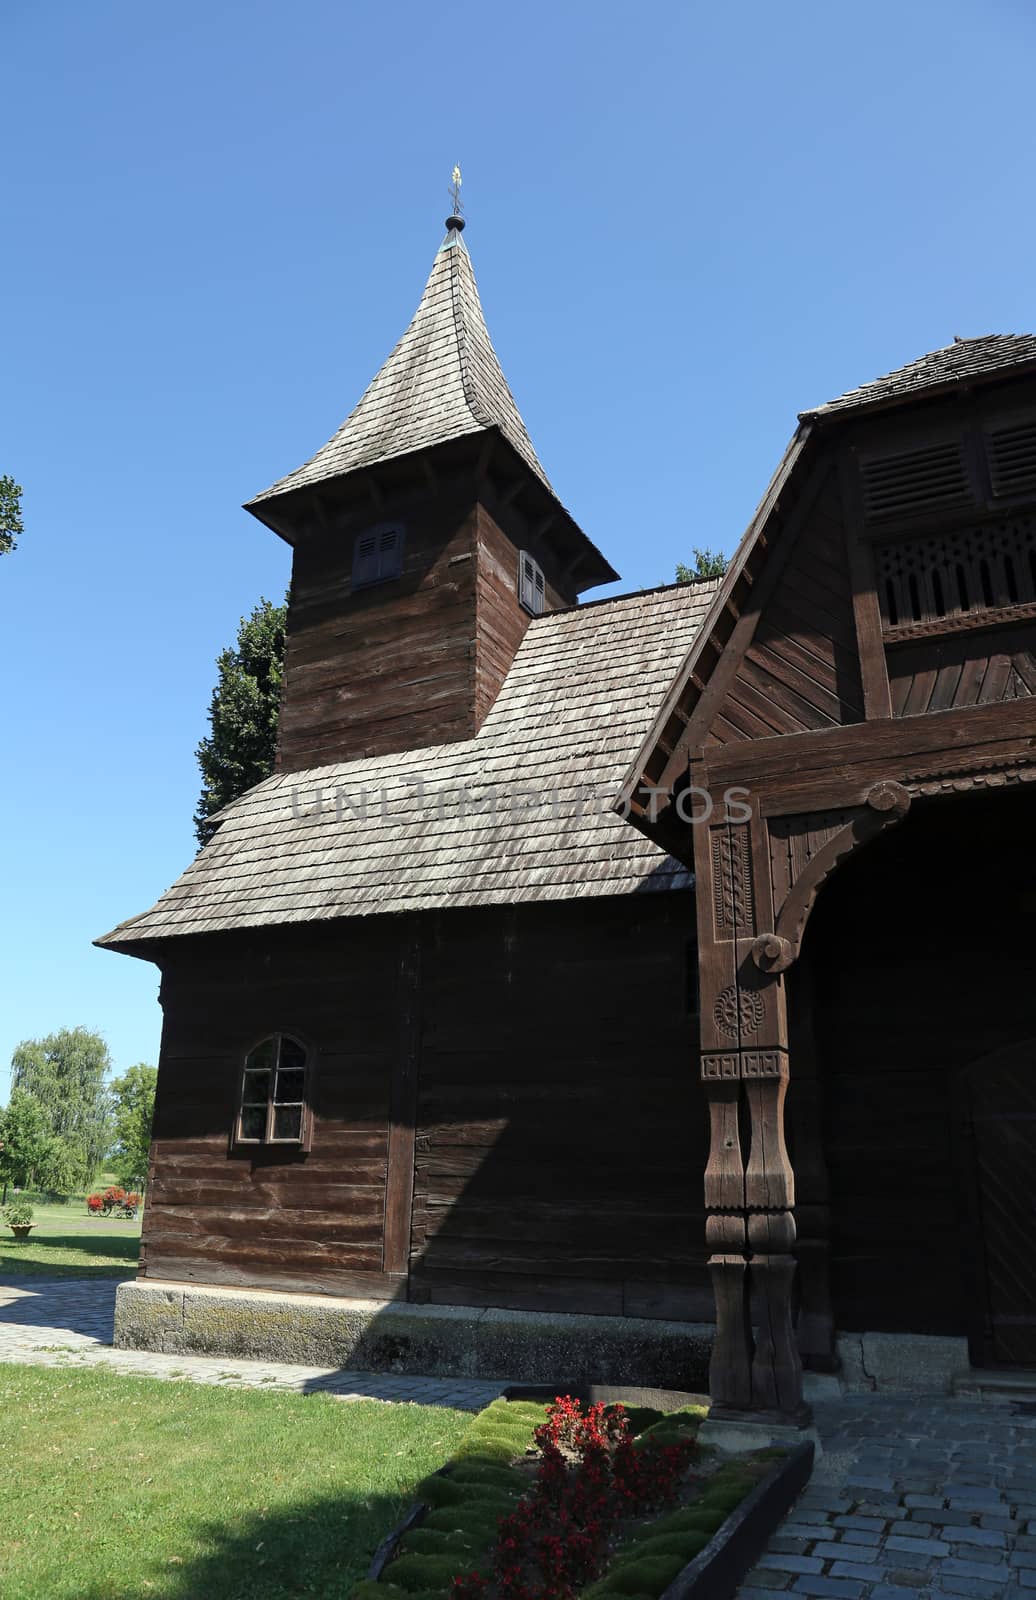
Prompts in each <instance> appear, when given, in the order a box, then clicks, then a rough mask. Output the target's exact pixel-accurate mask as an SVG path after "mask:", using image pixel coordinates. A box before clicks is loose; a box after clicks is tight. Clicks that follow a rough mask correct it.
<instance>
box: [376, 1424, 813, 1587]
mask: <svg viewBox="0 0 1036 1600" xmlns="http://www.w3.org/2000/svg"><path fill="white" fill-rule="evenodd" d="M703 1414H704V1407H688V1408H685V1409H683V1410H680V1411H676V1412H671V1413H669V1414H667V1415H662V1414H661V1413H659V1412H657V1411H648V1410H646V1409H644V1408H632V1409H629V1410H627V1409H626V1408H625V1407H624V1406H622V1405H613V1406H605V1405H603V1404H597V1405H592V1406H588V1407H586V1408H585V1409H584V1408H583V1406H581V1405H580V1403H579V1402H578V1401H575V1400H572V1399H571V1398H569V1397H567V1396H566V1397H562V1398H559V1399H558V1400H557V1401H555V1403H554V1404H553V1405H552V1406H550V1407H547V1406H545V1405H542V1404H539V1403H535V1402H530V1401H525V1402H519V1403H515V1402H510V1403H509V1402H507V1401H505V1400H497V1401H494V1402H493V1404H492V1405H491V1406H489V1407H488V1408H487V1410H486V1411H484V1412H482V1413H481V1414H480V1416H479V1417H478V1418H476V1420H475V1422H474V1423H473V1425H472V1427H471V1430H470V1431H469V1433H468V1434H467V1436H466V1437H465V1440H464V1443H463V1445H462V1447H461V1449H460V1450H459V1451H458V1453H457V1455H456V1456H455V1457H454V1458H453V1461H452V1462H451V1463H449V1464H448V1466H447V1467H446V1468H444V1469H443V1471H442V1472H440V1473H437V1474H435V1475H433V1476H432V1477H431V1478H427V1479H425V1481H424V1482H423V1483H422V1484H420V1485H419V1486H418V1491H417V1492H418V1496H419V1499H420V1501H421V1502H422V1503H423V1504H424V1506H426V1507H428V1508H429V1509H428V1510H427V1511H426V1512H425V1514H424V1515H423V1516H422V1515H421V1514H420V1511H415V1512H413V1513H411V1516H410V1517H409V1518H408V1519H407V1522H406V1523H405V1524H404V1525H403V1527H402V1528H401V1529H400V1530H398V1536H397V1537H395V1538H394V1539H393V1540H390V1541H388V1542H387V1545H388V1548H384V1547H383V1550H382V1552H380V1553H379V1558H378V1559H377V1560H376V1562H375V1567H374V1569H372V1575H371V1577H370V1578H369V1579H367V1580H365V1581H364V1582H363V1583H361V1584H359V1585H358V1586H357V1587H356V1588H355V1589H354V1590H353V1594H352V1600H573V1597H575V1596H576V1595H585V1596H587V1597H590V1596H592V1597H593V1600H625V1597H629V1596H638V1597H644V1600H647V1597H651V1600H656V1597H658V1596H660V1595H661V1594H662V1593H663V1591H664V1590H665V1589H667V1588H668V1586H669V1585H670V1584H671V1583H672V1582H673V1580H674V1579H675V1578H676V1577H677V1575H678V1574H680V1573H681V1572H683V1570H684V1569H685V1568H686V1567H687V1566H688V1564H689V1563H691V1562H692V1561H694V1559H695V1557H697V1556H699V1554H700V1553H701V1552H702V1551H703V1550H705V1548H706V1546H708V1545H709V1542H710V1540H712V1538H713V1536H714V1535H715V1534H716V1533H717V1531H718V1530H719V1529H720V1528H721V1526H722V1524H723V1523H724V1521H725V1520H726V1518H727V1517H728V1516H729V1514H730V1513H731V1512H733V1511H734V1510H735V1509H736V1508H737V1507H738V1506H739V1505H740V1504H741V1502H742V1501H743V1500H744V1498H745V1496H746V1495H748V1494H749V1493H750V1492H751V1491H752V1490H753V1489H755V1487H756V1485H757V1484H759V1482H760V1480H762V1479H763V1478H764V1477H765V1476H766V1475H767V1474H768V1473H770V1472H772V1469H773V1467H774V1461H775V1459H776V1458H778V1457H782V1458H783V1457H784V1456H785V1454H786V1452H784V1451H781V1450H768V1451H759V1452H756V1453H755V1454H754V1455H751V1456H747V1457H740V1458H737V1459H736V1460H727V1461H722V1462H721V1461H720V1460H718V1459H715V1458H711V1457H709V1456H707V1455H706V1454H705V1453H704V1452H702V1451H701V1450H700V1448H699V1446H698V1443H697V1438H696V1435H697V1429H698V1425H699V1423H700V1421H701V1418H702V1416H703Z"/></svg>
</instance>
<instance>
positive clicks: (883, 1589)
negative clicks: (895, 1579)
mask: <svg viewBox="0 0 1036 1600" xmlns="http://www.w3.org/2000/svg"><path fill="white" fill-rule="evenodd" d="M870 1600H917V1590H916V1589H915V1588H913V1587H911V1588H909V1589H904V1588H903V1587H902V1586H901V1585H900V1584H898V1583H878V1584H875V1586H874V1588H873V1589H872V1590H871V1592H870Z"/></svg>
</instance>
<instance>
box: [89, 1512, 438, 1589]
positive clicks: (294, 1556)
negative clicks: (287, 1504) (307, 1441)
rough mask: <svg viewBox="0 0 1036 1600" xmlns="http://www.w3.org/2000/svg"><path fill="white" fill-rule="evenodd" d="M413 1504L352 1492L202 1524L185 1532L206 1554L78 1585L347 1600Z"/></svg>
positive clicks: (188, 1528)
mask: <svg viewBox="0 0 1036 1600" xmlns="http://www.w3.org/2000/svg"><path fill="white" fill-rule="evenodd" d="M411 1503H412V1496H410V1495H404V1496H402V1497H396V1496H392V1495H371V1496H367V1497H365V1496H363V1495H360V1494H357V1493H355V1492H348V1491H346V1492H343V1493H342V1494H341V1495H336V1496H327V1497H324V1498H322V1499H315V1500H308V1501H300V1502H299V1503H298V1504H297V1505H296V1506H293V1507H291V1508H289V1509H285V1510H279V1511H277V1512H274V1513H271V1514H269V1515H266V1516H259V1515H250V1516H248V1517H246V1518H242V1519H241V1520H240V1521H237V1522H235V1523H234V1524H233V1525H232V1526H231V1527H228V1526H227V1525H226V1524H222V1523H195V1524H193V1525H189V1526H187V1527H185V1528H184V1530H183V1531H184V1533H185V1535H187V1536H189V1537H190V1539H191V1540H192V1542H194V1541H197V1542H199V1543H203V1544H204V1545H205V1546H207V1548H206V1549H205V1551H204V1553H201V1554H197V1555H194V1556H191V1557H186V1558H184V1560H183V1561H182V1562H180V1561H178V1560H175V1559H166V1560H165V1561H163V1560H161V1559H159V1560H156V1561H154V1562H153V1563H148V1564H147V1565H146V1566H142V1569H141V1571H140V1572H139V1574H136V1575H133V1576H131V1575H130V1574H126V1576H125V1578H124V1579H120V1580H119V1581H118V1584H117V1586H116V1587H112V1585H111V1584H107V1583H104V1582H101V1583H94V1584H92V1585H90V1586H87V1587H83V1588H77V1589H76V1596H77V1600H283V1597H284V1596H294V1595H307V1596H310V1597H314V1600H346V1596H347V1595H348V1593H349V1590H350V1588H351V1587H352V1585H353V1584H354V1583H356V1582H357V1580H358V1579H360V1578H363V1577H365V1576H366V1574H367V1569H368V1567H369V1566H370V1563H371V1558H372V1557H373V1555H374V1552H375V1550H376V1549H377V1547H378V1545H379V1544H380V1543H381V1541H382V1539H383V1538H384V1537H385V1535H386V1534H387V1533H388V1532H389V1530H390V1529H391V1528H393V1527H394V1526H395V1524H396V1523H397V1522H399V1521H400V1519H401V1518H402V1516H403V1514H404V1512H405V1511H406V1509H407V1508H408V1506H409V1505H410V1504H411Z"/></svg>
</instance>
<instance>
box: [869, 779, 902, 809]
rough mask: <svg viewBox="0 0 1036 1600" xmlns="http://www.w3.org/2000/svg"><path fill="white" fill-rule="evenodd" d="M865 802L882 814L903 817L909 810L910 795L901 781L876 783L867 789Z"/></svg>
mask: <svg viewBox="0 0 1036 1600" xmlns="http://www.w3.org/2000/svg"><path fill="white" fill-rule="evenodd" d="M867 804H868V805H869V806H870V808H871V810H872V811H877V812H880V814H881V815H882V816H890V815H894V816H897V817H905V816H906V814H907V812H908V811H909V810H910V795H909V794H908V793H907V791H906V789H904V787H903V785H902V784H901V783H876V784H875V785H874V787H873V789H869V790H868V791H867Z"/></svg>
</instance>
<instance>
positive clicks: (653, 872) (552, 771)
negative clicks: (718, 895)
mask: <svg viewBox="0 0 1036 1600" xmlns="http://www.w3.org/2000/svg"><path fill="white" fill-rule="evenodd" d="M716 588H717V583H716V580H715V579H710V580H708V581H705V582H701V583H696V584H688V585H682V586H676V585H673V586H669V587H667V588H664V589H655V590H648V591H645V592H643V593H641V594H634V595H627V596H623V597H621V598H619V599H615V600H604V601H598V602H596V603H594V604H590V605H586V606H581V607H578V608H576V609H574V610H571V611H561V612H555V613H553V614H548V615H546V616H543V617H539V618H536V619H535V620H534V621H533V622H532V623H531V624H530V626H529V629H528V631H527V633H526V635H525V639H524V640H523V642H522V644H521V646H520V648H519V650H518V654H517V655H516V657H515V659H514V662H513V664H512V666H511V670H510V672H509V673H508V675H507V678H506V680H505V682H504V685H503V688H502V689H501V691H500V693H499V695H498V697H497V699H496V702H495V704H494V706H493V709H492V711H491V712H490V714H489V716H488V717H487V719H486V721H485V722H484V724H483V725H482V728H481V729H480V731H479V733H478V734H477V735H476V736H475V738H473V739H465V740H462V741H459V742H458V743H456V744H447V745H436V746H432V747H430V748H427V749H423V750H403V751H400V752H398V753H397V754H394V755H387V756H379V757H376V758H370V759H365V760H361V761H350V762H345V763H341V764H338V765H334V766H327V767H320V768H315V769H312V770H309V771H305V772H293V773H286V774H284V775H282V776H276V777H273V778H268V779H267V780H266V781H265V782H264V783H261V784H258V785H257V786H256V788H254V789H252V790H250V791H249V793H248V794H246V795H244V796H243V797H242V798H241V799H240V800H238V801H237V802H235V804H234V805H233V806H231V807H228V809H227V810H226V812H224V814H223V815H224V818H225V820H224V821H223V823H222V825H221V827H220V828H219V831H218V832H217V834H216V836H215V838H214V839H213V840H212V841H211V842H210V843H209V844H208V845H207V846H206V848H205V849H204V850H203V851H202V852H201V854H200V855H199V856H198V857H197V858H196V859H195V861H194V862H193V863H192V864H191V866H189V867H188V868H187V871H186V872H185V873H184V874H183V875H182V877H180V878H179V879H177V881H176V883H174V884H173V886H172V888H171V889H169V890H167V892H166V893H165V894H164V895H163V896H162V898H161V899H160V900H159V901H158V903H157V904H156V905H155V906H154V907H153V908H152V909H151V910H150V911H146V912H144V914H143V915H142V916H138V917H133V918H131V919H130V921H128V922H124V923H121V924H120V925H119V927H117V928H115V929H114V930H113V931H112V932H111V933H109V934H107V935H106V936H105V937H104V938H103V939H99V940H98V941H97V943H98V944H101V945H109V946H113V947H115V948H129V949H132V948H134V947H135V946H139V945H140V944H141V943H142V942H144V941H150V940H155V939H167V938H170V937H174V936H177V935H183V934H199V933H210V932H215V931H219V930H224V929H232V928H254V927H264V926H271V925H277V924H284V923H300V922H314V921H320V920H323V919H327V918H332V917H354V916H368V915H372V914H375V913H379V912H396V911H427V910H432V909H435V908H438V907H449V906H477V905H500V904H503V905H510V904H515V903H518V902H521V901H529V900H565V899H571V898H574V897H577V896H579V897H583V896H588V895H612V894H631V893H636V892H638V891H645V890H654V889H672V888H686V887H689V885H690V882H691V879H690V875H689V874H688V872H687V870H686V868H684V867H683V866H681V864H680V863H679V862H677V861H675V860H674V859H673V858H672V857H670V856H667V855H666V854H665V853H664V851H662V850H661V849H659V847H658V846H657V845H655V844H653V843H652V842H651V841H649V840H648V839H646V838H644V837H643V836H642V835H641V834H639V833H637V832H636V831H635V830H634V829H633V828H630V827H629V826H628V825H627V824H626V822H625V821H623V820H622V819H621V818H620V817H619V816H616V815H615V814H614V813H613V812H612V810H611V809H610V807H611V803H612V801H613V800H614V797H615V795H616V794H617V793H618V789H619V784H620V781H621V779H622V776H623V773H624V772H625V770H626V768H627V767H628V765H629V763H630V760H631V759H632V757H633V755H634V753H635V752H636V750H637V748H638V746H639V745H640V742H641V740H642V739H643V737H644V735H645V733H646V732H647V729H648V727H649V725H650V723H651V719H652V716H653V715H654V713H655V711H656V709H657V707H658V704H659V701H660V700H661V698H662V695H663V693H664V691H665V689H666V687H667V685H668V684H669V682H670V680H671V679H672V677H673V674H674V673H675V671H676V669H677V667H678V666H679V664H680V662H681V661H682V660H683V658H684V656H685V655H686V653H687V650H688V649H689V647H690V645H691V642H692V640H693V639H694V637H695V634H696V633H697V631H698V629H699V627H700V626H701V623H702V621H703V619H704V617H705V614H706V612H707V611H708V608H709V604H710V602H711V600H712V598H713V596H714V594H715V592H716ZM364 795H365V796H366V807H367V815H366V819H363V818H362V817H358V816H357V814H356V813H357V811H359V810H360V809H361V806H362V801H363V796H364Z"/></svg>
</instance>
